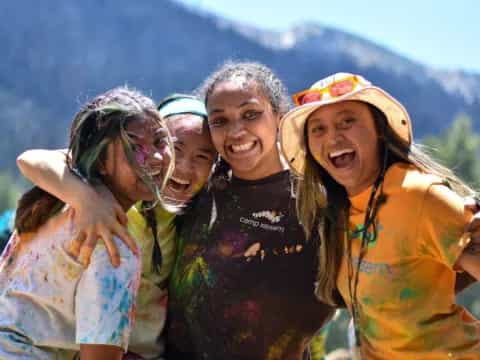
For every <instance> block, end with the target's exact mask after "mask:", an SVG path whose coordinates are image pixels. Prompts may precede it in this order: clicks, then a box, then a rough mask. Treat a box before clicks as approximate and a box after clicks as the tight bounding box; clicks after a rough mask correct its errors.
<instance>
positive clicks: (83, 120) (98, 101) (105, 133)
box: [15, 87, 173, 233]
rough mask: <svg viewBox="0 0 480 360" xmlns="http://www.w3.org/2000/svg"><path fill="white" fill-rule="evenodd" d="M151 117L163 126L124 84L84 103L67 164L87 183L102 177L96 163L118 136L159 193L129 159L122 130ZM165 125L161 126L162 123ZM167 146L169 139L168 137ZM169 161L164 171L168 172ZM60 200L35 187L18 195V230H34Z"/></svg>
mask: <svg viewBox="0 0 480 360" xmlns="http://www.w3.org/2000/svg"><path fill="white" fill-rule="evenodd" d="M147 118H148V119H151V120H153V121H157V122H159V123H160V124H161V125H162V126H163V121H162V120H161V119H160V116H159V115H158V112H157V111H156V108H155V104H154V103H153V101H152V100H151V99H150V98H148V97H146V96H144V95H142V94H141V93H140V92H138V91H135V90H131V89H128V88H127V87H118V88H114V89H112V90H110V91H108V92H106V93H104V94H101V95H99V96H97V97H95V98H94V99H93V100H92V101H90V102H88V103H87V104H85V105H84V106H83V107H82V108H81V110H80V111H79V112H78V113H77V114H76V116H75V117H74V119H73V122H72V125H71V129H70V141H69V146H68V154H69V156H67V166H68V168H69V169H70V170H71V171H72V172H73V173H76V174H78V175H79V176H80V177H81V178H82V179H84V180H85V181H87V182H88V183H89V184H95V183H96V182H99V181H101V180H102V175H101V174H100V172H99V166H98V165H99V164H100V163H102V162H104V161H105V156H106V149H107V145H108V144H109V143H110V142H112V141H113V140H114V139H115V138H117V137H120V138H121V139H122V143H123V145H124V149H125V152H126V155H127V158H128V160H129V162H130V165H131V166H132V167H133V168H134V169H135V170H136V171H137V174H138V175H139V176H140V177H141V178H142V180H144V182H145V183H146V184H147V185H148V186H149V187H150V188H151V190H152V191H153V192H154V193H155V194H156V195H157V198H160V196H159V189H158V186H157V185H156V184H155V182H154V181H153V179H152V178H151V177H150V176H149V175H148V174H146V173H145V172H144V171H143V170H142V169H141V168H140V167H139V166H138V165H137V163H136V161H134V160H133V158H134V156H133V154H132V148H131V144H130V142H129V141H128V135H127V134H126V132H125V126H126V124H127V123H128V122H130V121H141V120H144V119H147ZM163 127H165V126H163ZM167 141H168V143H169V146H170V148H172V144H171V139H170V138H168V140H167ZM172 166H173V164H171V166H170V169H169V171H168V172H171V170H172V169H171V168H172ZM64 205H65V204H64V202H62V201H61V200H60V199H58V198H56V197H54V196H53V195H51V194H49V193H47V192H46V191H44V190H42V189H40V188H39V187H37V186H35V187H33V188H32V189H31V190H29V191H27V192H26V193H25V194H23V196H22V197H21V198H20V200H19V202H18V207H17V211H16V216H15V229H16V231H17V232H18V233H25V232H31V231H35V230H37V229H38V227H40V226H41V225H43V224H44V223H45V222H46V221H47V220H48V219H50V218H51V217H52V216H53V215H55V214H56V213H58V212H59V211H60V210H61V209H62V208H63V207H64Z"/></svg>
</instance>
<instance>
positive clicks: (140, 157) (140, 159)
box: [135, 150, 147, 166]
mask: <svg viewBox="0 0 480 360" xmlns="http://www.w3.org/2000/svg"><path fill="white" fill-rule="evenodd" d="M146 160H147V155H146V154H145V153H144V152H143V151H141V150H137V151H136V152H135V161H136V162H137V164H138V165H140V166H144V165H145V162H146Z"/></svg>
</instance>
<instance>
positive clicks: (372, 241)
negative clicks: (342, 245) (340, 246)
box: [348, 224, 382, 249]
mask: <svg viewBox="0 0 480 360" xmlns="http://www.w3.org/2000/svg"><path fill="white" fill-rule="evenodd" d="M363 229H364V226H363V224H359V225H357V227H356V229H355V230H353V231H351V230H350V231H349V232H348V237H349V239H350V240H355V239H361V238H362V233H363ZM381 229H382V226H381V225H380V224H377V232H379V231H380V230H381ZM366 237H367V244H368V247H369V248H370V249H371V248H374V247H375V246H376V245H377V240H378V236H377V234H373V233H371V232H370V231H367V234H366Z"/></svg>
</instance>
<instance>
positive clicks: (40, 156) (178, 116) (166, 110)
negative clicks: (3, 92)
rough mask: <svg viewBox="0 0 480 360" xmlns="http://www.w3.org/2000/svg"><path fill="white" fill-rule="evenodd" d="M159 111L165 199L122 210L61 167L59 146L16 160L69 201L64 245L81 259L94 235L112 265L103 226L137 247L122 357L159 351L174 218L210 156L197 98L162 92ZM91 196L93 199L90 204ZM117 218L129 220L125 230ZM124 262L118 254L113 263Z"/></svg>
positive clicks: (113, 248)
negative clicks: (70, 233)
mask: <svg viewBox="0 0 480 360" xmlns="http://www.w3.org/2000/svg"><path fill="white" fill-rule="evenodd" d="M158 110H159V113H160V115H161V117H162V118H163V119H164V121H165V123H166V126H167V127H168V129H169V130H170V134H171V136H172V139H173V140H174V148H175V170H174V172H173V174H172V176H171V177H170V178H169V179H168V181H167V182H166V185H165V187H164V189H163V191H162V196H163V198H164V199H165V205H164V206H155V207H152V204H150V203H149V202H145V201H143V202H139V203H137V204H135V206H133V207H132V208H131V209H130V210H129V211H128V213H127V215H126V216H125V214H124V213H123V212H122V211H120V209H119V207H118V204H117V202H116V201H115V199H112V197H111V195H110V194H109V192H108V191H105V189H104V188H102V187H98V186H96V187H95V189H94V188H93V187H91V186H88V185H86V184H85V183H84V182H82V181H80V180H79V178H78V177H76V176H75V175H73V174H72V173H71V172H69V171H67V168H66V165H65V157H64V155H62V154H61V153H60V152H59V151H50V150H30V151H27V152H25V153H24V154H22V155H21V156H20V157H19V159H18V164H19V167H20V169H21V171H22V172H23V173H24V174H25V175H26V176H27V177H28V178H29V179H30V180H32V181H33V182H35V183H37V184H38V185H40V186H41V187H43V188H45V189H47V190H48V191H51V192H52V193H54V194H55V195H57V196H58V197H59V198H62V199H63V200H65V201H66V202H67V203H69V204H71V206H72V207H73V208H74V209H75V211H76V212H77V213H78V214H79V218H80V221H81V226H80V231H79V235H78V236H77V237H76V238H75V239H74V241H73V242H72V246H71V247H70V251H71V253H72V254H73V255H76V256H78V258H79V261H80V262H81V263H82V264H84V265H87V264H88V263H89V258H90V256H91V253H92V250H93V249H95V246H96V243H97V240H98V238H97V236H99V237H101V238H102V239H103V241H104V243H105V244H110V245H107V247H108V250H109V253H110V255H111V258H112V263H113V264H114V265H115V266H118V265H119V263H120V257H119V254H118V251H117V247H118V246H117V244H116V243H112V240H111V233H110V229H113V232H114V234H115V235H117V236H118V237H121V238H122V239H123V240H124V241H125V243H126V244H128V246H129V247H130V248H131V249H132V250H134V251H137V248H140V249H141V254H142V255H141V258H142V273H141V279H140V288H139V291H138V295H137V300H136V320H135V326H134V328H133V332H132V334H131V336H130V342H129V353H128V358H142V359H158V358H160V357H161V356H162V354H163V351H164V350H163V349H164V342H163V337H162V336H161V333H162V330H163V327H164V324H165V314H166V304H167V285H166V284H167V280H168V278H169V275H170V272H171V269H172V266H173V263H174V259H175V255H176V242H175V225H176V221H175V217H176V214H177V213H178V212H179V210H178V209H179V208H180V210H181V208H183V207H185V206H186V205H187V204H188V202H189V201H190V200H191V199H192V197H194V196H195V194H196V193H197V192H198V191H199V190H200V189H201V188H202V186H203V185H204V184H205V182H206V181H207V179H208V176H209V174H210V170H211V167H212V164H213V160H214V158H215V156H216V152H215V150H214V148H213V145H212V143H211V140H210V133H209V130H208V127H207V125H206V110H205V107H204V105H203V102H201V101H199V100H198V99H196V98H195V97H192V96H189V95H184V94H174V95H172V96H169V97H167V98H166V99H164V100H163V101H162V102H161V103H160V105H159V106H158ZM91 203H95V204H96V206H95V207H94V208H91V207H89V204H91ZM118 221H120V223H123V224H126V223H128V230H129V233H127V232H125V231H124V229H123V227H122V226H121V225H120V224H117V222H118ZM112 224H113V225H112ZM123 262H124V259H123V257H122V266H120V267H119V268H122V267H123V266H124V265H123ZM152 264H154V266H152Z"/></svg>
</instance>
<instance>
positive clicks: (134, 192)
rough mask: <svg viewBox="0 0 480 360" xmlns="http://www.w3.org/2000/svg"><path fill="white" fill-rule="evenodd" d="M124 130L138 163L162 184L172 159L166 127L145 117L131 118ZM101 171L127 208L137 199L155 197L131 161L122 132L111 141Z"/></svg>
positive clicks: (114, 193) (156, 181) (109, 186)
mask: <svg viewBox="0 0 480 360" xmlns="http://www.w3.org/2000/svg"><path fill="white" fill-rule="evenodd" d="M125 131H126V133H127V136H128V138H129V141H130V144H131V147H132V154H133V157H134V160H135V161H136V165H137V166H138V167H139V168H140V169H141V171H142V172H144V173H146V174H148V175H149V176H151V177H152V179H153V180H154V181H155V183H156V184H157V186H159V187H160V186H161V184H162V182H163V179H164V177H165V173H166V171H167V168H168V165H169V163H170V160H171V159H170V152H169V149H168V142H167V141H166V137H167V133H166V130H165V129H164V128H162V127H161V126H160V125H159V124H158V122H157V121H155V119H150V118H148V117H146V118H144V119H142V120H139V119H136V120H132V121H129V122H128V123H127V125H126V127H125ZM100 173H101V174H102V175H103V181H104V182H105V185H107V187H108V188H109V189H110V190H111V191H112V193H113V195H114V196H115V198H116V199H117V200H118V202H119V203H120V205H122V207H123V208H124V209H128V208H129V207H130V206H132V205H133V204H134V203H135V202H137V201H140V200H143V201H152V200H154V198H155V196H154V194H153V193H152V191H151V189H150V188H149V187H148V186H147V185H146V184H145V182H144V181H143V180H142V179H141V178H140V177H139V176H138V174H137V172H136V171H135V169H134V168H133V166H132V165H131V164H130V161H129V160H128V158H127V155H126V154H125V150H124V145H123V142H122V140H121V138H120V136H117V137H116V138H115V140H114V141H112V142H111V143H110V144H108V146H107V150H106V156H105V159H104V161H103V163H102V165H101V166H100Z"/></svg>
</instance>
